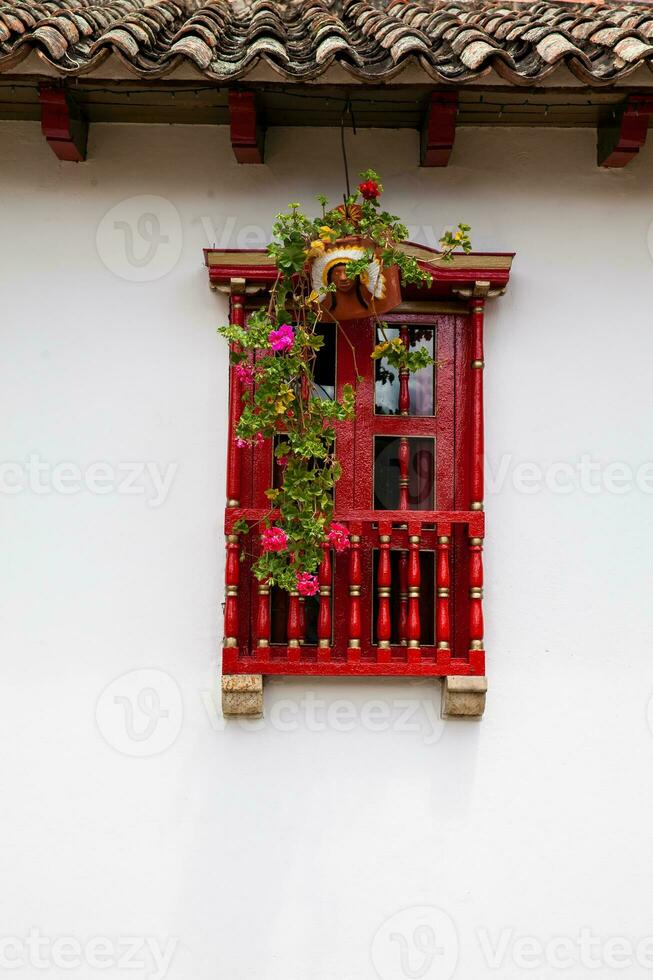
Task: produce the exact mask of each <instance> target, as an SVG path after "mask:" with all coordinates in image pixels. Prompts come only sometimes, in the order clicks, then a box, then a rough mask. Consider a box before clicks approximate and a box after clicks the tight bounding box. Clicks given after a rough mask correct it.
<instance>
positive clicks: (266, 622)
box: [256, 580, 270, 648]
mask: <svg viewBox="0 0 653 980" xmlns="http://www.w3.org/2000/svg"><path fill="white" fill-rule="evenodd" d="M256 612H257V614H256V645H257V646H258V647H259V648H264V647H269V646H270V586H269V585H268V583H267V580H265V581H263V582H259V584H258V608H257V611H256Z"/></svg>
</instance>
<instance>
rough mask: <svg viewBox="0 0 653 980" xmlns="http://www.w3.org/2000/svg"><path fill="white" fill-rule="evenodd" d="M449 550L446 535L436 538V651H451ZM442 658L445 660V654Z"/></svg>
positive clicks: (449, 545)
mask: <svg viewBox="0 0 653 980" xmlns="http://www.w3.org/2000/svg"><path fill="white" fill-rule="evenodd" d="M450 550H451V538H450V537H449V535H448V534H441V535H440V536H439V537H438V557H437V565H436V585H437V602H436V634H437V642H438V650H443V651H447V650H450V649H451V607H450V603H451V567H450V564H449V553H450ZM443 656H444V657H445V658H446V657H447V654H446V653H444V654H443Z"/></svg>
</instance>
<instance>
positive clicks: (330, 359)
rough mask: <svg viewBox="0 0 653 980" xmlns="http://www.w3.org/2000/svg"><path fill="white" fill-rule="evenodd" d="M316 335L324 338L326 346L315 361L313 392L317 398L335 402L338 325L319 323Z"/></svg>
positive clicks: (321, 348)
mask: <svg viewBox="0 0 653 980" xmlns="http://www.w3.org/2000/svg"><path fill="white" fill-rule="evenodd" d="M315 333H316V334H317V335H318V336H320V337H323V338H324V344H323V346H322V347H320V349H319V351H318V352H317V358H316V360H315V371H314V374H313V377H314V378H315V384H314V385H313V391H314V394H315V396H316V397H317V398H322V399H323V400H328V401H333V399H334V398H335V397H336V325H335V323H318V325H317V326H316V328H315Z"/></svg>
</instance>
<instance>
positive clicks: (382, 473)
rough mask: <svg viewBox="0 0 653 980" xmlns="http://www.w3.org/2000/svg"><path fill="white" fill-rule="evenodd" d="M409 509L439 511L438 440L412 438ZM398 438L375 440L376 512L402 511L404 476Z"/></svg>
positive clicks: (409, 447) (410, 446)
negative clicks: (400, 469)
mask: <svg viewBox="0 0 653 980" xmlns="http://www.w3.org/2000/svg"><path fill="white" fill-rule="evenodd" d="M407 442H408V509H409V510H435V507H436V504H435V440H434V439H423V438H415V437H412V436H411V437H409V438H408V440H407ZM400 443H401V440H400V439H399V438H397V437H395V436H375V438H374V509H375V510H399V509H400V501H401V497H400V492H401V485H400V479H401V475H400V472H399V446H400Z"/></svg>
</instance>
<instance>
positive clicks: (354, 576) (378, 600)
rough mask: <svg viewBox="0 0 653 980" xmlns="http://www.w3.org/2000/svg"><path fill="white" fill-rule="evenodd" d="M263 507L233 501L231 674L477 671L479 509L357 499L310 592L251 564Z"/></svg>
mask: <svg viewBox="0 0 653 980" xmlns="http://www.w3.org/2000/svg"><path fill="white" fill-rule="evenodd" d="M269 513H270V512H269V511H259V510H251V509H240V508H233V509H232V510H230V511H229V512H228V517H227V523H226V534H227V574H226V578H227V590H226V592H227V594H226V600H225V649H224V661H223V671H224V672H225V673H229V674H237V673H243V674H321V675H338V674H347V675H364V674H375V675H379V674H387V675H393V674H394V675H417V676H431V677H440V676H446V675H449V674H458V675H460V674H462V675H475V676H482V675H483V674H484V673H485V653H484V650H483V612H482V589H483V566H482V540H483V534H484V515H483V513H482V512H480V511H456V512H438V511H420V512H416V511H386V512H378V511H376V512H374V511H352V512H350V513H349V514H348V515H347V516H346V517H343V516H342V515H338V520H339V521H341V522H342V523H343V524H345V525H346V526H347V528H348V530H349V533H350V548H349V549H348V550H347V551H343V552H340V553H338V554H337V553H335V552H334V551H333V550H332V549H327V548H325V552H324V558H323V560H322V564H321V566H320V570H319V581H320V592H319V595H318V596H316V597H315V598H310V599H304V598H302V597H300V596H299V595H296V594H291V595H290V596H288V595H287V594H286V593H282V592H281V591H280V590H274V589H273V590H270V589H269V588H268V586H267V585H266V583H261V582H258V581H257V580H256V579H255V578H254V577H253V576H252V574H251V565H252V562H253V560H255V558H256V557H257V554H258V550H257V548H258V540H257V539H258V535H257V534H256V532H254V534H252V535H249V534H248V535H235V534H233V533H232V528H233V525H234V523H235V522H236V521H237V520H239V519H243V518H244V519H245V520H246V521H247V522H248V524H250V525H251V526H253V525H258V526H260V521H261V520H262V519H263V518H264V517H266V516H268V515H269Z"/></svg>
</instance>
